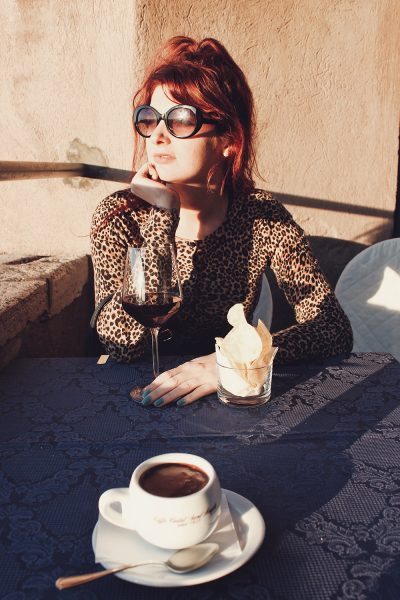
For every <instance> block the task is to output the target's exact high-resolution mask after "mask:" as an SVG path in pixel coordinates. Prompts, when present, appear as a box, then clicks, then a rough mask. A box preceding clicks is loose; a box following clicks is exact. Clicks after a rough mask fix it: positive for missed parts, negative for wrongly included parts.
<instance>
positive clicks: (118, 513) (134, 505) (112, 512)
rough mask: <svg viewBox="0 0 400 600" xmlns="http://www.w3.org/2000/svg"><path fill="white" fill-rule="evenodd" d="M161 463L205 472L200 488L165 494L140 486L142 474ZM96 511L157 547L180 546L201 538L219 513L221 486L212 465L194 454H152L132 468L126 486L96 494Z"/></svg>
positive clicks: (176, 547)
mask: <svg viewBox="0 0 400 600" xmlns="http://www.w3.org/2000/svg"><path fill="white" fill-rule="evenodd" d="M165 463H178V464H183V465H189V466H193V467H194V468H195V469H198V470H200V471H203V473H205V474H206V475H207V478H208V481H207V482H206V483H205V485H204V487H202V488H201V489H199V490H198V491H195V492H194V493H191V494H189V495H186V496H178V497H172V498H171V497H165V496H156V495H155V494H153V493H149V492H148V491H146V490H145V489H143V487H142V486H141V485H140V479H141V477H142V476H143V474H144V473H145V472H146V471H148V470H149V469H151V468H152V467H155V466H156V465H161V464H165ZM99 511H100V514H101V516H102V517H103V518H104V519H106V520H107V521H109V522H111V523H113V524H114V525H118V526H120V527H125V528H127V529H132V530H135V531H136V532H137V533H139V535H140V536H141V537H142V538H143V539H145V540H146V541H147V542H150V543H151V544H154V545H155V546H159V547H160V548H170V549H180V548H186V547H188V546H192V545H193V544H198V543H200V542H202V541H203V540H205V539H206V538H207V537H208V536H209V535H210V534H211V533H212V531H213V530H214V529H215V527H216V525H217V523H218V519H219V517H220V514H221V486H220V483H219V480H218V476H217V474H216V472H215V470H214V468H213V466H212V465H211V464H210V463H209V462H208V461H207V460H205V459H204V458H202V457H200V456H196V455H195V454H186V453H182V452H174V453H169V454H160V455H159V456H153V457H152V458H149V459H148V460H145V461H144V462H142V463H141V464H140V465H139V466H138V467H136V469H135V470H134V472H133V474H132V478H131V482H130V485H129V488H116V489H112V490H107V491H106V492H104V494H102V495H101V496H100V499H99Z"/></svg>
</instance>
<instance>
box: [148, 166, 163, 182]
mask: <svg viewBox="0 0 400 600" xmlns="http://www.w3.org/2000/svg"><path fill="white" fill-rule="evenodd" d="M148 173H149V176H150V177H151V178H152V179H153V180H154V181H160V177H159V175H158V173H157V169H156V168H155V166H154V165H152V164H151V163H149V168H148Z"/></svg>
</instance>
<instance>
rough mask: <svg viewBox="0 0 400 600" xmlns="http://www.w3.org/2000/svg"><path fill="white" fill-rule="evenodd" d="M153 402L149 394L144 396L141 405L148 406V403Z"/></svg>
mask: <svg viewBox="0 0 400 600" xmlns="http://www.w3.org/2000/svg"><path fill="white" fill-rule="evenodd" d="M150 402H151V398H150V395H149V396H143V400H142V401H141V403H140V404H141V405H142V406H147V405H148V404H150Z"/></svg>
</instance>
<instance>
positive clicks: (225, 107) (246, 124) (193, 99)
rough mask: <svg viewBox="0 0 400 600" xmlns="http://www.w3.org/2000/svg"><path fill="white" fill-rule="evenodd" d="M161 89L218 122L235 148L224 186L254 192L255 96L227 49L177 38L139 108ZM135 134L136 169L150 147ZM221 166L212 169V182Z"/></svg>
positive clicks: (155, 67) (165, 50)
mask: <svg viewBox="0 0 400 600" xmlns="http://www.w3.org/2000/svg"><path fill="white" fill-rule="evenodd" d="M158 85H162V86H163V87H164V88H166V92H167V93H168V94H169V95H170V96H171V99H173V100H175V101H176V102H179V103H181V104H193V105H194V106H196V107H197V108H199V109H200V110H201V111H202V112H203V114H205V115H207V117H209V118H211V119H213V120H215V121H216V122H217V132H218V133H219V134H220V135H221V137H223V138H224V141H225V143H226V144H227V146H228V147H229V156H228V159H225V160H223V159H221V164H223V169H224V177H223V183H222V187H223V188H224V187H225V186H228V188H230V189H232V190H244V189H251V188H253V187H254V182H253V176H252V171H253V168H254V165H255V158H254V148H253V136H254V102H253V95H252V93H251V90H250V88H249V85H248V83H247V80H246V77H245V75H244V73H243V71H242V70H241V69H240V68H239V66H238V65H237V64H236V63H235V61H234V60H233V58H232V57H231V56H230V54H229V53H228V51H227V50H226V49H225V48H224V46H223V45H222V44H221V43H220V42H218V41H217V40H215V39H213V38H205V39H204V40H201V41H200V42H196V41H195V40H193V39H192V38H189V37H183V36H176V37H173V38H171V39H170V40H168V41H167V42H166V44H165V45H164V46H162V47H161V49H160V50H159V51H158V52H157V54H156V55H155V57H154V59H153V61H152V62H151V63H150V66H149V68H148V69H147V71H146V73H145V77H144V81H143V83H142V85H141V87H140V89H139V90H138V91H137V93H136V94H135V96H134V108H135V107H136V106H139V105H140V104H150V100H151V96H152V94H153V91H154V89H155V88H156V87H157V86H158ZM135 136H136V140H135V141H136V143H135V152H134V159H133V166H134V169H135V168H137V165H136V163H137V161H138V159H139V157H140V156H141V155H142V152H143V146H144V145H143V143H141V142H143V140H142V138H140V136H139V135H138V134H137V133H136V131H135ZM219 166H220V165H215V166H214V167H213V168H212V169H211V171H210V172H209V174H208V182H210V180H211V178H212V175H213V173H214V172H215V171H216V169H218V167H219ZM221 191H222V190H221Z"/></svg>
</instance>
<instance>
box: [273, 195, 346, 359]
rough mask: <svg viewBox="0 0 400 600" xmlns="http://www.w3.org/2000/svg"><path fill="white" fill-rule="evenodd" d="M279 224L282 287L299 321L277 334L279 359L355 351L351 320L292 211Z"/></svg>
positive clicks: (276, 261) (276, 260) (276, 256)
mask: <svg viewBox="0 0 400 600" xmlns="http://www.w3.org/2000/svg"><path fill="white" fill-rule="evenodd" d="M282 210H283V214H284V218H283V219H281V220H279V221H277V222H276V223H275V226H274V238H275V239H276V240H278V241H277V243H276V246H275V249H274V253H273V256H272V260H271V268H272V270H273V271H274V273H275V276H276V279H277V282H278V285H279V287H280V288H281V289H282V290H283V292H284V294H285V296H286V298H287V300H288V302H289V304H290V305H291V306H292V308H293V309H294V313H295V317H296V324H295V325H293V326H291V327H289V328H287V329H285V330H282V331H279V332H277V333H275V334H274V335H273V340H274V345H275V346H277V347H278V348H279V351H278V354H277V357H276V359H277V361H278V362H290V361H295V360H301V359H306V358H318V357H319V358H321V357H328V356H334V355H338V354H345V353H349V352H350V351H351V348H352V344H353V334H352V330H351V326H350V322H349V320H348V318H347V317H346V315H345V313H344V311H343V309H342V308H341V306H340V304H339V302H338V300H337V298H336V296H335V294H334V292H333V290H332V288H331V287H330V285H329V284H328V282H327V281H326V279H325V277H324V275H323V273H322V271H321V268H320V266H319V263H318V261H317V259H316V258H315V256H314V254H313V252H312V250H311V247H310V245H309V242H308V240H307V238H306V236H305V235H304V232H303V230H302V229H301V227H299V226H298V225H297V224H296V223H295V222H294V220H293V219H292V217H291V215H290V214H289V213H288V212H287V211H286V209H285V208H284V207H282Z"/></svg>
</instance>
